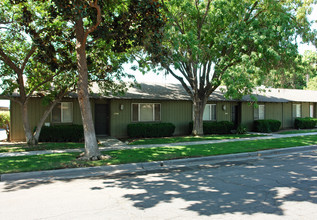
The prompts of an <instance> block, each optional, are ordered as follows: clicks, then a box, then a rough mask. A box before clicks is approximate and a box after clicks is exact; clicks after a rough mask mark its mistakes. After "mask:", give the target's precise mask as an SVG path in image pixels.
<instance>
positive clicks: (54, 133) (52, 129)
mask: <svg viewBox="0 0 317 220" xmlns="http://www.w3.org/2000/svg"><path fill="white" fill-rule="evenodd" d="M83 140H84V129H83V126H82V125H54V126H49V127H48V126H44V127H43V128H42V132H41V134H40V138H39V141H41V142H82V141H83Z"/></svg>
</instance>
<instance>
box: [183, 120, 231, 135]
mask: <svg viewBox="0 0 317 220" xmlns="http://www.w3.org/2000/svg"><path fill="white" fill-rule="evenodd" d="M189 128H190V129H189V130H190V131H191V132H192V130H193V122H189ZM233 128H234V124H233V122H230V121H204V122H203V129H204V134H231V130H233ZM191 132H190V133H191Z"/></svg>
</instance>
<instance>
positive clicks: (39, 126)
mask: <svg viewBox="0 0 317 220" xmlns="http://www.w3.org/2000/svg"><path fill="white" fill-rule="evenodd" d="M61 99H62V96H61V97H59V98H58V99H56V100H55V101H54V102H53V103H51V105H50V106H48V107H47V109H46V110H45V112H44V114H43V115H42V117H41V119H40V121H39V122H38V123H37V125H36V130H35V132H34V133H32V135H33V139H34V140H35V142H36V143H38V142H39V138H40V134H41V130H42V127H43V124H44V122H45V119H46V118H47V117H48V116H49V114H50V113H51V111H52V110H53V108H54V107H55V106H56V104H57V103H58V102H59V101H60V100H61Z"/></svg>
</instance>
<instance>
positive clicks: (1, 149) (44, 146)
mask: <svg viewBox="0 0 317 220" xmlns="http://www.w3.org/2000/svg"><path fill="white" fill-rule="evenodd" d="M78 148H84V144H83V143H73V142H70V143H44V142H42V143H39V144H38V145H36V146H32V147H30V146H28V145H27V144H5V145H0V153H14V152H25V151H37V150H64V149H78Z"/></svg>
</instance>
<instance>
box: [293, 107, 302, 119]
mask: <svg viewBox="0 0 317 220" xmlns="http://www.w3.org/2000/svg"><path fill="white" fill-rule="evenodd" d="M300 117H302V109H301V104H293V118H300Z"/></svg>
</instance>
